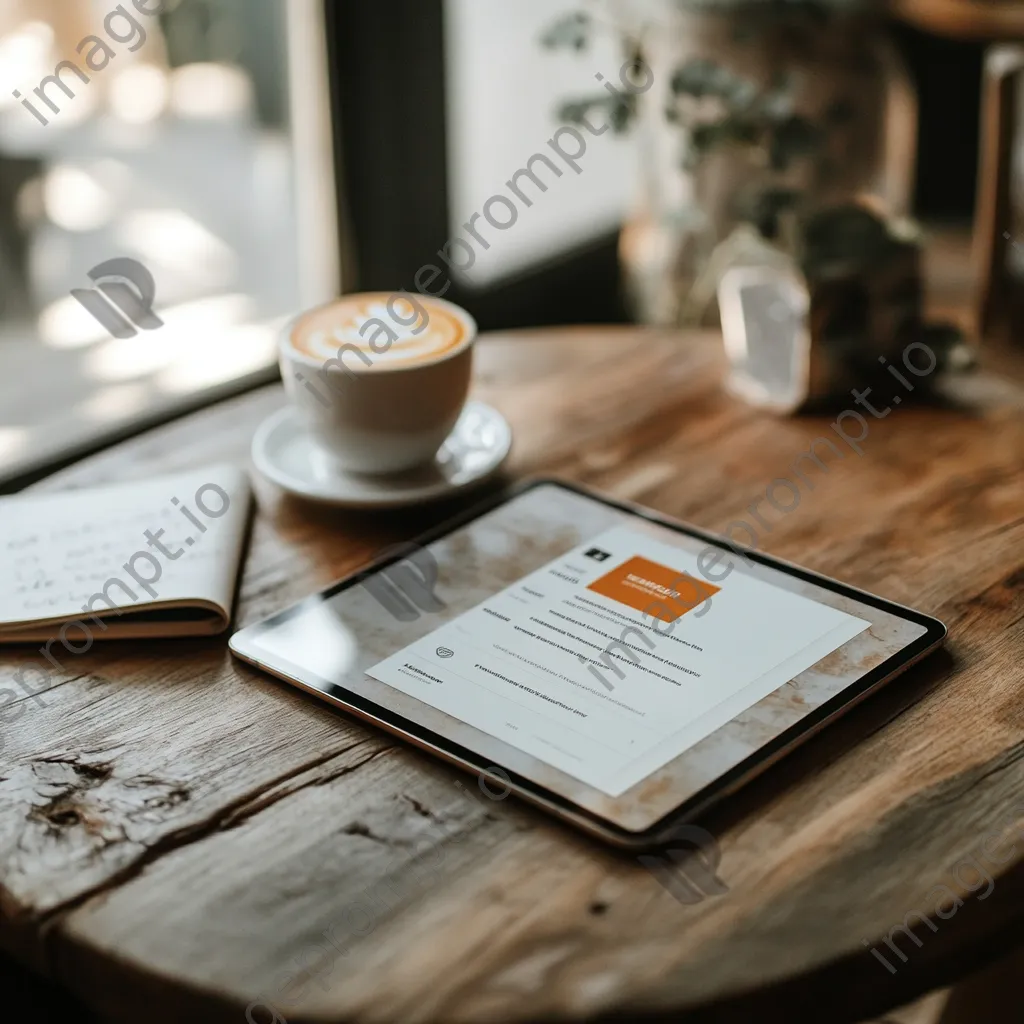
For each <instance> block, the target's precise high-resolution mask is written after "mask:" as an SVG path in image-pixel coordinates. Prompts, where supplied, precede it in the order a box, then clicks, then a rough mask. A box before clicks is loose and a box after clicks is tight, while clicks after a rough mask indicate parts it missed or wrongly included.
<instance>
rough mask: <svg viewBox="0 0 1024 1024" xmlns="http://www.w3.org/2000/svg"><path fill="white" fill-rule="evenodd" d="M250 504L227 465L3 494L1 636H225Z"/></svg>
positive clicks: (70, 640) (238, 475) (69, 639)
mask: <svg viewBox="0 0 1024 1024" xmlns="http://www.w3.org/2000/svg"><path fill="white" fill-rule="evenodd" d="M251 504H252V492H251V490H250V488H249V480H248V478H247V477H246V475H245V473H244V471H243V470H241V469H240V468H239V467H237V466H234V465H230V464H226V463H222V464H219V465H213V466H207V467H205V468H199V469H190V470H188V471H187V472H184V473H176V474H174V475H171V476H164V477H159V478H151V479H148V480H144V481H135V482H132V483H125V484H115V485H110V486H104V487H97V488H94V489H89V490H77V491H63V492H61V493H56V494H45V495H43V494H39V495H36V494H27V495H17V496H14V497H10V498H2V499H0V643H21V642H26V641H35V640H43V641H46V640H50V639H51V638H55V637H59V638H60V639H61V640H62V641H63V642H65V645H74V646H80V645H82V644H85V643H86V641H87V639H88V638H89V637H92V638H94V639H97V640H111V639H118V638H121V637H170V636H199V635H208V634H213V633H220V632H222V631H223V630H225V629H226V628H227V627H228V624H229V623H230V621H231V609H232V604H233V601H234V592H235V580H236V578H237V576H238V570H239V567H240V564H241V560H242V548H243V545H244V543H245V538H246V528H247V525H248V519H249V511H250V507H251ZM69 649H73V646H72V647H71V648H69Z"/></svg>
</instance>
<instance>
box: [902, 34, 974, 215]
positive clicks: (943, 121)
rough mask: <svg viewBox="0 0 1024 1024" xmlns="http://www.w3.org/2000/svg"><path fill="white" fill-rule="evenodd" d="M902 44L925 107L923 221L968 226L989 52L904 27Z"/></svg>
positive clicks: (920, 164) (920, 175)
mask: <svg viewBox="0 0 1024 1024" xmlns="http://www.w3.org/2000/svg"><path fill="white" fill-rule="evenodd" d="M896 38H897V42H898V43H899V46H900V49H901V50H902V52H903V55H904V58H905V60H906V61H907V64H908V66H909V68H910V71H911V74H912V75H913V77H914V80H915V82H916V84H917V94H918V100H919V102H920V111H921V127H920V132H919V135H918V158H917V193H916V197H917V198H916V213H917V216H918V217H920V218H922V219H924V220H968V219H970V218H971V217H972V216H973V213H974V192H975V184H976V181H977V176H978V128H979V124H980V116H979V111H980V107H981V64H982V53H983V47H982V46H981V45H980V44H978V43H960V42H956V41H954V40H949V39H940V38H937V37H935V36H930V35H926V34H924V33H923V32H918V31H916V30H914V29H910V28H905V27H902V26H899V27H897V28H896Z"/></svg>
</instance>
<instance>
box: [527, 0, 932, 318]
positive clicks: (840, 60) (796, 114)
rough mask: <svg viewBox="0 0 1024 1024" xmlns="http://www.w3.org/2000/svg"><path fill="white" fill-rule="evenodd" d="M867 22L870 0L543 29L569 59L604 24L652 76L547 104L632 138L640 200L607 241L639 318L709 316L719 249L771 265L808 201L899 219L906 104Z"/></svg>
mask: <svg viewBox="0 0 1024 1024" xmlns="http://www.w3.org/2000/svg"><path fill="white" fill-rule="evenodd" d="M879 14H880V9H879V5H878V4H877V3H876V2H874V0H649V2H647V3H636V2H634V3H627V2H624V0H620V2H616V0H606V2H604V3H594V4H593V5H592V6H591V7H588V8H587V9H585V10H582V11H577V12H574V13H572V14H570V15H567V16H565V17H563V18H561V19H559V21H558V22H556V23H555V24H554V25H552V26H551V28H550V29H549V30H548V31H547V32H546V33H545V35H544V37H543V42H544V43H545V45H547V46H550V47H571V48H573V49H577V50H580V49H585V48H586V47H587V46H588V45H589V44H590V42H591V40H592V38H593V37H594V35H595V33H598V32H606V31H611V32H613V33H615V34H616V35H617V36H618V37H619V38H620V39H621V42H622V45H623V47H624V49H625V51H626V53H627V56H628V57H630V58H632V59H634V60H636V61H643V62H644V63H646V64H647V65H648V66H649V67H650V69H651V72H652V74H653V77H654V85H653V87H652V88H651V89H649V90H648V91H647V92H646V93H644V94H643V95H638V96H623V97H622V98H621V99H619V100H616V99H615V98H614V97H612V96H611V95H609V94H608V93H604V94H602V95H596V94H595V95H594V96H593V97H579V98H571V99H569V100H567V101H566V102H564V103H563V105H562V108H561V111H560V114H561V117H562V118H563V119H566V120H570V121H572V120H579V119H580V118H581V117H587V116H594V115H596V113H597V111H595V110H594V108H596V107H599V106H600V107H604V108H605V111H604V113H605V115H606V116H607V117H609V118H610V121H611V123H612V124H613V126H614V127H616V129H617V130H620V131H625V130H627V129H635V130H637V131H638V132H639V135H640V139H641V145H642V150H643V158H642V167H643V174H642V186H641V192H642V195H641V197H640V203H639V207H638V210H637V213H636V215H635V217H634V218H633V219H632V220H631V221H630V222H629V223H628V224H627V225H626V226H625V227H624V229H623V232H622V237H621V243H620V251H621V256H622V263H623V269H624V277H625V281H626V284H627V289H628V292H629V294H630V297H631V299H632V301H633V304H634V307H635V310H636V313H637V316H638V318H639V319H641V320H643V321H646V322H654V323H673V322H693V321H695V320H699V319H700V318H702V317H703V316H704V315H706V313H707V311H708V309H709V308H712V307H713V301H712V300H713V295H714V282H713V281H709V279H708V278H709V272H710V271H712V270H713V268H714V266H715V253H716V250H718V251H719V253H720V251H721V250H720V249H719V247H720V246H721V245H722V244H723V243H724V242H726V241H727V240H728V241H729V243H730V245H731V246H733V248H736V247H740V248H742V247H743V246H747V247H749V246H758V245H762V246H764V247H766V248H765V255H764V258H766V259H771V258H772V255H771V254H772V253H773V252H782V253H785V252H786V251H787V250H789V249H791V248H792V246H793V236H792V224H793V223H795V222H797V221H798V220H799V218H800V217H801V216H802V215H805V214H806V213H807V212H808V211H810V210H814V209H816V208H820V207H821V206H824V205H828V204H832V203H842V202H844V201H848V200H850V199H852V198H854V197H857V196H862V195H864V194H869V195H873V196H875V197H876V198H877V199H878V200H880V201H881V203H882V204H883V205H884V208H885V209H886V211H887V213H889V214H892V215H902V214H905V213H906V212H907V206H908V204H909V197H910V189H911V182H912V178H913V171H914V146H915V142H916V104H915V100H914V95H913V91H912V89H911V87H910V84H909V80H908V78H907V76H906V74H905V72H904V70H903V68H902V64H901V62H900V61H899V59H898V57H897V55H896V53H895V51H894V49H893V48H892V47H891V46H890V45H889V44H888V41H887V39H886V37H885V34H884V31H883V28H882V25H881V23H880V20H879ZM737 229H739V233H738V234H737ZM711 276H712V277H713V274H711Z"/></svg>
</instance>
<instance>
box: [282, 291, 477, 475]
mask: <svg viewBox="0 0 1024 1024" xmlns="http://www.w3.org/2000/svg"><path fill="white" fill-rule="evenodd" d="M476 333H477V329H476V322H475V321H474V320H473V318H472V317H471V316H470V315H469V314H468V313H467V312H466V311H465V310H464V309H461V308H460V307H459V306H456V305H455V304H454V303H451V302H446V301H445V300H444V299H438V298H433V297H429V296H423V295H415V294H409V293H406V292H395V293H391V292H370V293H363V294H358V295H345V296H342V297H341V298H339V299H335V300H333V301H332V302H329V303H326V304H325V305H323V306H319V307H317V308H316V309H312V310H309V311H308V312H306V313H302V314H300V315H299V316H297V317H295V318H294V319H293V320H291V321H290V322H289V323H288V324H286V325H285V327H284V329H283V331H282V333H281V337H280V342H279V348H278V355H279V360H280V365H281V377H282V379H283V380H284V386H285V391H286V393H287V395H288V398H289V399H290V401H291V402H292V404H293V405H294V406H295V409H296V410H297V412H298V413H299V415H300V417H301V419H302V421H303V423H304V425H305V426H306V428H307V429H308V431H309V432H310V434H311V435H312V437H313V439H314V440H315V441H316V442H317V444H319V445H320V446H321V447H322V448H323V449H324V450H326V451H327V452H328V453H330V454H331V455H332V456H333V457H334V459H335V460H336V462H337V465H338V468H339V469H341V470H344V471H348V472H356V473H377V474H382V473H397V472H401V471H402V470H406V469H411V468H413V467H414V466H418V465H421V464H423V463H427V462H429V461H430V460H431V459H432V458H433V457H434V455H436V454H437V451H438V449H439V448H440V447H441V445H442V444H444V441H445V439H446V438H447V437H448V435H449V434H450V433H451V432H452V429H453V428H454V427H455V424H456V422H457V421H458V418H459V415H460V413H461V412H462V408H463V406H464V405H465V403H466V396H467V395H468V393H469V381H470V373H471V370H472V362H473V342H474V341H475V339H476Z"/></svg>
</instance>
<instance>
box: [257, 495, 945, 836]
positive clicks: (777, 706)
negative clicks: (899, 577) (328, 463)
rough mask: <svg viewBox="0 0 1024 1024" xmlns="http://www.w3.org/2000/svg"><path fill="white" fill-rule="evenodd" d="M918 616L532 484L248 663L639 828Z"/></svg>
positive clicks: (774, 734)
mask: <svg viewBox="0 0 1024 1024" xmlns="http://www.w3.org/2000/svg"><path fill="white" fill-rule="evenodd" d="M907 615H910V616H911V617H907ZM916 618H917V619H921V621H916V620H915V617H914V613H905V612H904V610H902V609H900V608H898V607H896V606H892V605H887V604H886V602H883V601H880V600H879V599H875V598H870V597H868V596H867V595H861V594H859V593H857V592H855V591H850V590H848V589H843V588H841V587H837V589H834V590H833V589H829V588H828V587H826V586H824V585H822V583H820V582H818V581H816V580H814V579H812V578H809V577H807V576H806V575H801V574H799V572H798V571H790V570H788V569H786V568H785V567H775V566H771V565H765V564H762V563H761V562H760V561H757V560H756V559H754V558H751V557H748V556H747V555H746V554H745V553H743V552H739V551H732V550H730V549H728V548H726V547H721V546H718V545H716V544H715V543H712V542H709V541H708V540H705V539H702V538H700V537H696V536H690V535H689V534H687V533H683V532H679V531H678V530H676V529H674V528H672V527H671V526H668V525H663V524H661V523H658V522H655V521H651V520H649V519H647V518H645V517H644V516H641V515H638V514H637V513H635V512H633V511H631V510H628V509H623V508H620V507H618V506H614V505H609V504H605V503H604V502H602V501H600V500H597V499H595V498H593V497H591V496H589V495H587V494H584V493H579V492H576V491H573V490H570V489H567V488H564V487H561V486H559V485H557V484H554V483H541V484H539V485H536V486H534V487H532V488H530V489H527V490H525V491H523V492H521V493H519V494H517V495H515V496H514V497H512V498H511V499H510V500H508V501H507V502H506V503H504V504H501V505H499V506H498V507H496V508H492V509H491V510H490V511H488V512H485V513H484V514H482V515H481V516H480V517H479V518H476V519H474V520H472V521H471V522H469V523H466V524H465V525H462V526H460V527H458V528H456V529H455V530H453V531H452V532H450V533H448V534H447V535H445V536H443V537H441V538H440V539H438V540H436V541H434V542H433V543H431V544H429V545H427V546H426V547H424V548H423V549H422V550H421V551H420V552H418V553H417V554H415V555H413V556H411V558H410V559H408V560H406V561H402V562H397V563H394V564H393V565H391V566H388V567H385V568H384V569H382V570H381V571H380V572H378V573H376V574H374V575H372V576H369V577H367V578H366V579H364V580H362V581H360V582H358V583H354V584H348V585H345V584H343V585H341V587H340V589H334V590H332V591H328V592H326V593H325V594H324V595H320V597H319V598H318V599H316V600H314V601H312V602H306V603H304V604H303V605H300V606H298V607H297V608H296V609H294V610H291V611H289V612H285V613H282V615H280V616H278V617H277V618H276V619H272V620H270V622H269V623H267V624H265V625H263V626H260V627H256V630H257V631H256V632H255V633H254V635H252V636H251V637H250V638H248V646H247V651H249V652H250V653H252V654H253V656H254V657H255V658H256V659H257V660H258V661H259V662H260V663H261V664H262V665H264V666H266V667H268V668H272V669H276V670H278V671H280V672H281V673H283V674H285V675H288V676H291V677H293V678H297V679H299V680H301V681H302V682H303V683H305V684H306V685H308V686H312V687H314V688H316V689H319V690H321V691H322V692H324V693H325V694H328V695H331V696H335V697H337V698H338V699H340V700H342V701H350V700H351V696H350V695H353V694H354V695H358V696H359V697H361V698H364V699H365V700H366V701H369V702H372V704H374V705H377V706H379V707H381V708H384V709H387V710H388V711H389V712H391V713H393V714H396V715H398V716H400V717H401V718H402V719H405V720H407V721H408V722H411V723H414V724H415V725H417V726H419V727H421V728H422V729H424V730H429V732H431V733H434V734H436V735H438V736H441V737H444V738H445V739H446V740H447V741H448V742H450V743H453V744H458V745H460V746H461V747H464V748H467V749H468V750H471V751H474V752H475V753H476V754H478V755H480V756H481V757H483V758H485V759H486V760H487V761H488V762H489V763H491V764H493V765H498V766H501V767H503V768H505V769H507V770H508V771H510V772H514V773H516V774H517V775H519V776H522V777H523V778H524V779H527V780H530V781H531V782H533V783H535V784H536V785H537V786H540V787H543V788H544V789H546V790H548V791H550V792H551V793H554V794H556V795H557V796H560V797H562V798H564V799H566V800H568V801H571V802H572V803H574V804H578V805H580V806H582V807H583V808H585V809H586V810H588V811H590V812H591V813H593V814H596V815H597V816H599V817H601V818H604V819H606V820H608V821H611V822H613V823H614V824H616V825H618V826H619V827H621V828H625V829H627V830H630V831H642V830H644V829H647V828H649V827H650V826H651V825H653V824H654V823H655V822H657V821H658V820H659V819H661V818H662V817H664V816H665V815H666V814H668V813H670V812H671V811H672V810H673V809H674V808H676V807H678V806H679V805H680V804H681V803H683V802H685V801H686V800H688V799H690V798H692V797H693V796H695V795H696V794H698V793H699V792H700V791H701V790H703V789H704V788H705V787H706V786H708V785H709V784H711V783H713V782H714V781H715V780H716V779H719V778H720V777H721V776H722V775H724V774H725V773H727V772H729V771H731V770H732V769H734V768H736V767H737V766H738V765H741V764H742V763H743V762H744V761H746V760H747V759H748V758H751V757H752V756H754V755H756V754H757V753H758V752H759V751H762V750H763V748H765V746H766V745H768V744H770V743H771V742H772V741H774V740H776V739H777V738H778V737H780V736H781V735H782V734H783V733H785V732H786V731H787V730H790V729H792V727H794V726H797V725H799V724H800V723H801V722H802V721H804V720H805V719H806V718H807V716H809V715H812V714H813V713H815V712H816V711H819V710H820V709H821V708H822V707H823V706H824V705H825V704H826V703H827V702H829V701H830V700H833V698H836V697H837V696H838V695H840V694H841V693H842V691H844V690H846V689H847V688H848V687H851V686H852V685H853V684H855V683H857V682H858V680H861V679H862V678H863V677H865V675H866V674H867V673H869V672H871V671H872V670H873V669H876V668H878V667H879V666H881V665H882V664H883V663H884V662H886V661H887V660H888V659H890V658H892V657H893V656H894V655H897V654H899V653H900V652H902V651H904V650H905V649H906V648H908V647H909V646H910V645H912V644H913V643H914V642H915V641H918V640H920V639H921V638H922V637H924V636H925V634H926V633H927V632H928V628H927V626H926V625H925V622H927V620H925V619H924V618H923V617H921V616H916Z"/></svg>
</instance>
